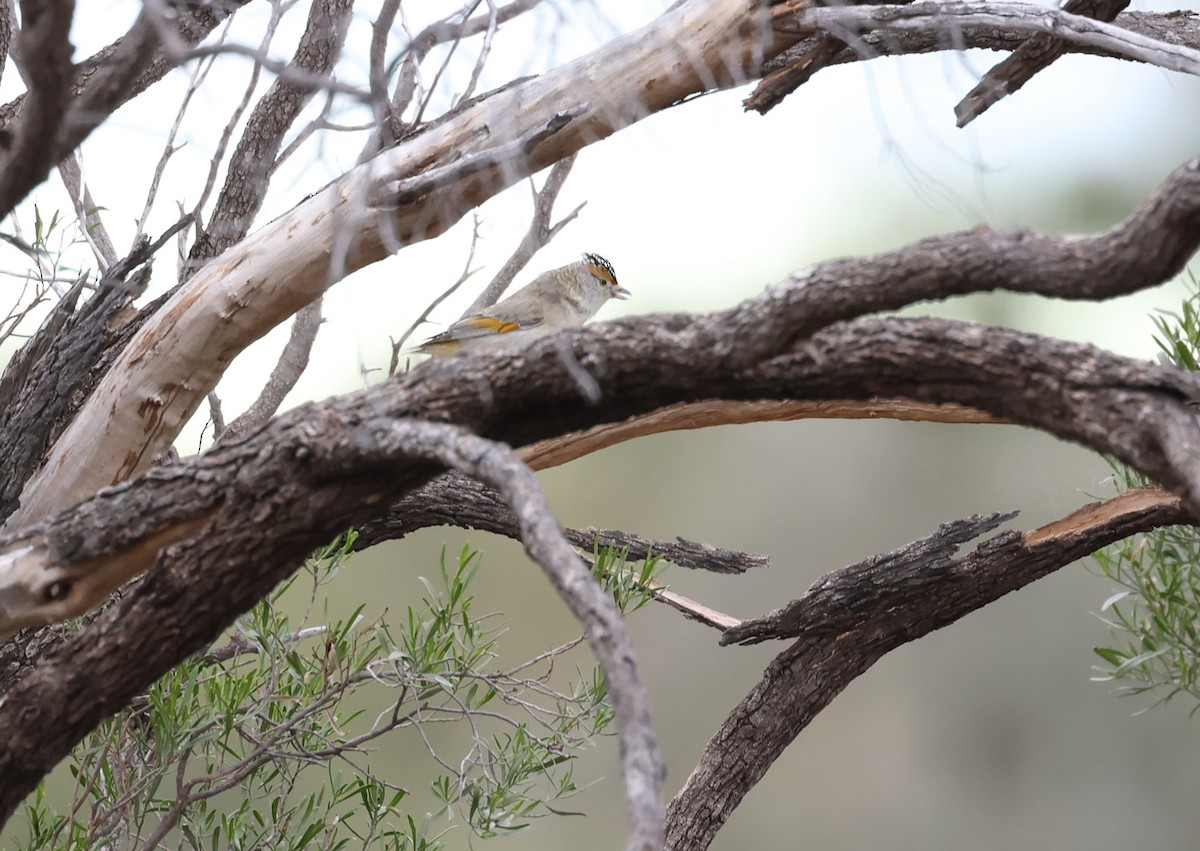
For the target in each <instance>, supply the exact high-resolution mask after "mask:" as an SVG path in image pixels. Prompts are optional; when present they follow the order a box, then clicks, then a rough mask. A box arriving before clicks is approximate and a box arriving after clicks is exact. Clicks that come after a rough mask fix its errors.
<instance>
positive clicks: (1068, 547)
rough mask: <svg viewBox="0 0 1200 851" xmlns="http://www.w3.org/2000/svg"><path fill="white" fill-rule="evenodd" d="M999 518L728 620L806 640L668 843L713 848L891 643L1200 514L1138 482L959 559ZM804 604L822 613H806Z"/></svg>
mask: <svg viewBox="0 0 1200 851" xmlns="http://www.w3.org/2000/svg"><path fill="white" fill-rule="evenodd" d="M999 519H1002V518H1000V517H999V516H998V515H993V516H992V517H991V518H972V519H970V520H966V521H958V522H955V523H949V524H946V525H945V526H943V527H942V529H941V530H939V531H938V532H937V533H935V534H934V535H932V536H930V537H929V538H925V539H923V540H921V541H917V542H916V543H914V544H910V545H909V546H907V547H903V548H901V549H899V550H896V551H894V552H892V553H887V554H885V555H883V556H876V557H875V558H872V559H868V560H867V561H865V562H862V563H860V564H858V565H854V566H852V567H848V568H844V569H843V570H840V571H835V572H834V573H831V574H828V575H827V576H825V577H823V578H822V579H820V580H818V581H817V583H816V584H815V585H814V586H813V588H812V589H810V591H809V593H808V594H806V595H805V596H804V597H803V598H801V600H799V601H797V602H796V603H795V604H793V605H792V606H791V607H788V608H785V609H784V610H782V611H780V612H777V613H775V614H774V615H773V616H770V617H768V618H767V619H763V620H759V621H754V622H748V623H746V624H744V625H742V626H741V627H735V628H734V629H732V630H730V631H728V632H727V633H726V636H727V638H726V640H727V641H735V640H750V641H753V640H760V639H762V638H767V637H773V636H775V635H777V636H779V637H784V636H787V635H798V636H799V640H797V641H796V642H795V643H794V644H792V645H791V646H790V647H789V648H788V649H787V650H785V651H783V652H782V653H781V654H779V656H777V657H776V658H775V659H774V660H773V661H772V662H771V664H770V665H769V666H768V667H767V669H766V671H765V672H764V673H763V678H762V680H761V681H759V683H758V684H757V685H756V686H755V687H754V688H753V689H752V690H751V691H750V693H749V694H747V695H746V697H745V698H744V699H743V700H742V701H741V703H739V704H738V706H737V707H736V708H735V709H734V710H733V711H732V712H731V713H730V714H729V716H728V717H727V718H726V719H725V722H724V723H723V724H722V725H721V728H720V729H719V730H718V731H717V733H716V735H714V736H713V738H712V739H711V740H710V741H709V743H708V745H707V746H706V747H705V750H704V753H703V754H702V755H701V757H700V761H699V763H698V765H697V766H696V769H695V770H694V771H693V772H692V774H691V776H689V777H688V780H687V783H686V784H684V787H683V789H681V790H680V791H679V793H678V794H677V795H676V796H675V798H674V800H673V801H672V802H671V805H670V807H669V808H668V813H667V848H669V849H672V851H702V849H705V848H708V846H709V843H711V841H712V839H713V836H714V835H715V834H716V832H717V831H718V830H719V829H720V828H721V826H722V825H723V824H724V823H725V821H726V820H727V819H728V818H729V815H730V814H731V813H732V812H733V810H734V809H735V808H736V807H737V806H738V804H739V803H741V801H742V798H743V797H744V796H745V794H746V792H748V791H749V790H750V789H752V788H753V787H754V785H755V784H756V783H757V782H758V781H759V780H760V779H761V778H762V776H763V775H764V774H765V773H766V771H767V769H768V768H769V767H770V766H771V764H772V763H773V762H774V761H775V760H776V759H777V758H778V756H779V755H780V754H781V753H782V752H783V750H784V749H785V748H786V747H787V746H788V745H789V744H791V742H792V741H793V740H794V739H795V738H796V736H797V735H798V734H799V733H800V732H801V731H802V730H803V729H804V728H805V727H807V726H808V724H809V723H810V722H811V721H812V719H813V718H814V717H816V715H817V714H818V713H819V712H820V711H821V710H822V709H824V708H825V707H826V706H828V705H829V703H830V702H831V701H832V700H833V698H834V697H836V696H837V695H838V694H839V693H840V692H841V691H842V689H844V688H845V687H846V686H847V685H849V684H850V683H851V682H852V681H853V680H854V679H856V678H857V677H858V676H860V675H861V674H862V673H863V672H865V671H866V670H867V669H868V668H870V667H871V665H873V664H875V662H876V661H878V660H879V659H880V658H881V657H883V656H884V655H885V654H886V653H888V652H890V651H891V650H894V649H895V648H897V647H899V646H900V645H902V644H905V643H907V642H910V641H914V640H915V639H917V638H920V637H921V636H923V635H926V634H928V633H930V632H932V631H933V630H935V629H941V628H942V627H944V626H949V625H950V624H952V623H954V622H955V621H957V620H958V619H960V618H962V617H963V616H965V615H967V614H969V613H970V612H973V611H975V610H976V609H978V608H981V607H982V606H985V605H987V604H988V603H991V602H993V601H995V600H997V599H999V598H1000V597H1002V596H1004V595H1005V594H1008V593H1010V592H1012V591H1015V590H1017V589H1018V588H1022V587H1024V586H1025V585H1028V584H1029V583H1030V582H1033V581H1035V580H1037V579H1040V578H1041V577H1043V576H1045V575H1047V574H1048V573H1050V572H1052V571H1054V570H1057V569H1058V568H1060V567H1063V566H1064V565H1067V564H1070V563H1072V562H1073V561H1075V560H1076V559H1079V558H1082V557H1084V556H1086V555H1089V554H1091V553H1092V552H1095V551H1096V550H1097V549H1100V548H1101V547H1104V546H1106V545H1108V544H1110V543H1112V542H1113V541H1118V540H1121V539H1122V538H1125V537H1128V536H1129V535H1131V534H1133V533H1134V532H1139V531H1145V530H1147V529H1151V528H1155V527H1158V526H1166V525H1172V524H1176V523H1187V522H1195V520H1196V519H1197V515H1196V514H1195V513H1194V512H1189V511H1187V510H1186V508H1185V507H1184V506H1183V505H1182V504H1181V503H1180V502H1179V500H1178V499H1174V498H1171V497H1170V496H1169V495H1164V494H1163V493H1162V491H1159V490H1158V489H1142V490H1138V491H1130V492H1129V493H1127V494H1124V495H1123V496H1120V497H1117V498H1116V499H1113V500H1110V501H1108V502H1105V503H1096V504H1093V505H1089V506H1085V507H1084V508H1081V509H1080V510H1079V511H1077V512H1075V513H1074V514H1072V515H1071V516H1070V517H1067V518H1064V519H1063V520H1059V521H1056V522H1054V523H1051V524H1049V525H1047V526H1043V527H1042V528H1040V529H1033V530H1030V531H1028V532H1025V533H1023V534H1022V533H1020V532H1015V531H1009V532H1002V533H1001V534H999V535H997V536H995V537H993V538H991V539H989V540H987V541H984V542H983V543H981V544H979V545H978V546H977V547H976V548H975V549H974V550H973V551H972V552H971V553H970V554H969V555H966V556H963V557H961V558H958V559H954V558H951V555H952V553H953V550H954V549H955V548H956V547H957V546H959V545H960V544H962V543H963V542H965V541H966V540H969V539H970V538H971V537H974V536H975V535H977V534H980V533H982V532H985V531H987V529H989V528H994V525H995V521H997V520H999ZM806 600H807V601H808V602H807V603H806V602H804V601H806ZM803 609H806V610H807V611H806V612H802V611H801V610H803ZM805 614H807V615H809V616H812V617H813V618H814V620H812V621H811V622H809V623H806V624H802V623H800V622H799V620H798V619H799V618H803V617H804V616H805Z"/></svg>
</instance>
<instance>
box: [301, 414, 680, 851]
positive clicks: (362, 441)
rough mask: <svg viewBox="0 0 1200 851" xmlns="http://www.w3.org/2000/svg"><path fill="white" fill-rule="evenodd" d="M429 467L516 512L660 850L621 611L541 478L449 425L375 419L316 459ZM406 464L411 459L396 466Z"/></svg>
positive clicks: (631, 803) (648, 848) (649, 752)
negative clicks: (562, 610) (588, 660)
mask: <svg viewBox="0 0 1200 851" xmlns="http://www.w3.org/2000/svg"><path fill="white" fill-rule="evenodd" d="M413 460H417V461H432V462H436V463H438V464H441V465H444V466H446V467H449V468H451V469H454V470H457V471H458V472H460V473H462V474H464V475H467V476H470V477H471V478H473V479H477V480H478V481H480V482H483V483H485V484H487V485H489V486H490V487H492V488H495V489H496V490H497V491H498V492H499V493H500V495H501V496H502V497H503V499H504V501H505V502H506V503H507V504H508V505H509V506H510V507H511V508H512V511H513V513H514V515H515V516H516V518H517V522H518V523H519V524H520V528H521V540H522V541H523V542H524V544H525V551H526V552H527V553H529V557H530V558H532V559H533V560H534V561H536V562H537V563H538V564H539V565H541V567H542V570H543V571H545V573H546V575H547V577H548V578H549V579H550V582H551V584H553V585H554V587H555V590H557V591H558V593H559V595H560V596H561V597H562V598H563V601H564V602H566V604H567V606H568V607H569V608H570V609H571V612H572V614H574V615H575V617H576V619H577V620H578V621H579V622H580V625H581V626H582V627H583V632H584V635H585V636H586V637H587V640H588V644H589V645H590V647H591V648H592V652H593V653H594V654H595V655H596V658H597V659H598V660H599V662H600V666H601V668H602V669H603V670H604V677H605V681H606V684H607V686H608V694H609V697H610V698H611V700H612V704H613V714H614V716H615V718H616V722H617V734H618V738H619V740H620V747H621V764H622V771H623V774H624V778H625V796H626V801H627V804H628V807H629V813H630V819H631V821H632V823H633V824H632V828H631V830H630V835H629V840H628V842H627V844H626V848H627V849H629V851H658V849H660V848H662V843H663V831H664V825H663V802H662V791H661V789H660V786H661V784H662V781H663V778H664V776H665V773H666V772H665V769H664V767H663V764H662V757H661V754H660V753H659V750H658V741H657V738H656V736H655V734H654V728H653V726H652V725H651V723H650V703H649V700H648V698H647V696H646V689H645V686H643V685H642V681H641V676H640V675H639V673H638V669H637V663H636V661H635V660H634V653H633V644H632V643H631V642H630V639H629V632H628V630H627V629H626V627H625V621H624V620H622V618H621V612H620V610H619V609H618V608H617V606H616V604H615V603H614V602H613V601H612V599H611V598H610V597H609V596H608V594H607V593H606V592H605V591H604V589H603V588H602V587H601V586H600V584H599V583H598V582H597V581H596V580H595V578H594V577H593V576H592V574H591V572H590V571H589V570H588V568H587V566H586V565H585V564H584V563H583V561H582V559H580V557H579V556H578V555H577V554H576V553H575V551H574V550H573V549H571V545H570V544H568V543H567V541H566V539H565V538H564V537H563V535H562V531H561V530H560V529H559V527H558V523H557V522H556V521H555V519H554V516H553V515H552V514H551V513H550V507H549V505H548V503H547V501H546V495H545V493H543V491H542V488H541V485H540V484H539V483H538V480H537V476H535V475H534V473H533V471H532V470H530V469H529V467H527V466H526V465H525V464H524V463H523V462H522V461H521V459H520V458H518V457H517V456H516V455H515V454H514V453H513V451H512V450H511V449H509V448H508V447H506V446H503V445H502V444H498V443H494V442H492V441H488V440H484V439H482V438H480V437H478V436H476V435H474V434H471V433H470V432H467V431H463V430H461V429H456V428H453V427H451V426H447V425H443V424H436V423H429V422H421V421H416V420H399V421H397V420H391V419H385V418H376V419H371V420H368V421H366V422H364V423H363V424H362V425H361V426H359V427H358V428H357V429H355V430H353V431H351V432H350V433H348V434H344V435H342V436H341V438H340V439H338V440H335V441H332V442H328V443H325V444H322V445H321V447H320V450H319V451H318V455H317V461H318V463H322V464H327V465H329V466H330V467H331V468H332V469H333V470H336V469H338V468H339V467H343V466H344V467H345V468H346V469H348V470H351V471H355V470H360V469H362V467H363V464H364V462H366V463H367V464H371V465H373V466H376V467H378V468H382V469H387V468H388V467H389V466H392V465H395V464H397V462H411V461H413ZM399 466H400V468H401V469H403V468H404V463H400V464H399Z"/></svg>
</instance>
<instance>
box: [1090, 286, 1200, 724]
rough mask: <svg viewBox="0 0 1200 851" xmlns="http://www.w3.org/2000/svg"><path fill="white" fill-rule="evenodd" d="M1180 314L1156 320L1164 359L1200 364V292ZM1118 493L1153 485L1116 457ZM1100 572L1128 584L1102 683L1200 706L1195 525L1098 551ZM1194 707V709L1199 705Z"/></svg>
mask: <svg viewBox="0 0 1200 851" xmlns="http://www.w3.org/2000/svg"><path fill="white" fill-rule="evenodd" d="M1192 283H1193V286H1192V289H1193V291H1192V294H1191V295H1190V296H1189V297H1188V298H1187V299H1186V300H1185V301H1184V302H1183V304H1182V306H1181V308H1180V310H1179V311H1178V312H1167V311H1164V312H1162V313H1160V314H1159V315H1158V316H1156V317H1154V324H1155V326H1156V328H1157V333H1156V334H1155V338H1154V340H1155V343H1156V344H1157V345H1158V347H1159V349H1160V350H1161V352H1162V356H1163V357H1164V359H1166V360H1169V361H1170V362H1171V363H1174V364H1175V365H1177V366H1180V367H1182V368H1184V369H1189V370H1192V371H1196V370H1197V369H1200V301H1198V300H1200V292H1197V290H1196V286H1195V282H1194V281H1193V282H1192ZM1109 463H1110V464H1111V465H1112V468H1113V481H1114V483H1115V485H1116V488H1117V490H1118V491H1119V492H1124V491H1127V490H1129V489H1131V488H1136V487H1140V486H1142V485H1144V484H1146V480H1145V479H1144V478H1143V477H1142V476H1141V475H1139V474H1138V473H1137V472H1136V471H1133V470H1130V469H1129V468H1128V467H1125V466H1124V465H1123V464H1120V463H1119V462H1117V461H1115V460H1113V459H1110V461H1109ZM1094 558H1095V560H1096V564H1097V565H1098V566H1099V569H1100V572H1101V573H1102V574H1103V575H1104V576H1106V577H1108V578H1109V579H1111V580H1113V581H1114V582H1116V583H1118V584H1119V585H1121V586H1122V590H1121V591H1120V592H1118V593H1116V594H1114V595H1112V596H1111V597H1109V598H1108V600H1106V601H1105V602H1104V605H1103V607H1102V608H1101V618H1102V619H1103V620H1104V622H1105V623H1106V624H1107V625H1108V627H1109V631H1110V634H1111V637H1112V639H1111V640H1112V645H1111V646H1109V647H1097V648H1095V653H1096V655H1097V656H1099V657H1100V659H1102V660H1103V665H1100V666H1097V668H1096V671H1097V672H1098V673H1097V676H1096V677H1094V679H1095V680H1097V681H1100V682H1119V683H1121V684H1122V687H1121V692H1122V693H1125V694H1144V693H1147V692H1153V693H1155V694H1157V695H1158V696H1159V697H1158V700H1159V702H1165V701H1167V700H1170V699H1171V698H1173V697H1175V696H1177V695H1179V694H1186V695H1190V696H1191V697H1192V698H1193V699H1195V700H1197V701H1198V703H1197V707H1196V708H1198V709H1200V682H1198V678H1200V535H1198V534H1197V530H1196V528H1195V527H1193V526H1168V527H1164V528H1161V529H1156V530H1154V531H1152V532H1148V533H1146V534H1143V535H1136V536H1134V537H1132V538H1128V539H1126V540H1123V541H1119V542H1117V543H1115V544H1113V545H1111V546H1109V547H1106V548H1105V549H1103V550H1100V551H1099V552H1097V553H1094ZM1193 711H1195V709H1193Z"/></svg>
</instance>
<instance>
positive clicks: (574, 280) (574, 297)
mask: <svg viewBox="0 0 1200 851" xmlns="http://www.w3.org/2000/svg"><path fill="white" fill-rule="evenodd" d="M610 298H621V299H625V298H629V291H628V290H626V289H625V288H624V287H622V286H621V285H619V284H618V283H617V273H616V272H614V271H613V267H612V264H611V263H609V262H608V261H607V260H605V259H604V258H603V257H601V256H600V255H599V254H584V255H583V259H582V260H578V261H576V262H574V263H569V264H568V265H566V266H562V267H560V268H558V269H551V270H550V271H549V272H543V273H542V274H541V275H538V276H537V277H536V278H534V279H533V280H532V281H531V282H530V283H529V284H528V285H526V286H524V287H522V288H521V289H519V290H517V291H516V292H515V293H513V294H512V295H511V296H509V297H508V298H506V299H504V300H503V301H500V302H497V303H496V304H494V305H492V306H491V307H487V308H484V309H483V310H481V311H479V312H478V313H472V314H470V315H469V316H464V317H463V318H462V319H460V320H458V321H457V322H455V323H454V324H453V325H451V326H450V327H449V328H447V329H446V330H445V331H443V332H442V333H440V334H438V335H437V336H434V337H430V338H429V339H428V340H426V341H425V342H424V343H422V344H421V345H419V346H417V347H416V351H418V352H423V353H425V354H428V355H450V354H454V353H455V352H461V351H468V352H478V351H489V352H507V351H512V350H514V349H519V348H523V347H524V346H526V345H528V344H529V343H530V342H531V341H533V340H536V339H537V338H538V337H543V336H545V335H547V334H552V333H554V332H555V331H560V330H562V329H563V328H578V327H579V326H581V325H583V323H585V322H587V321H588V320H589V319H591V318H592V317H593V316H595V315H596V311H598V310H599V309H600V308H601V307H602V306H603V305H604V303H605V302H606V301H608V300H609V299H610Z"/></svg>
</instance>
